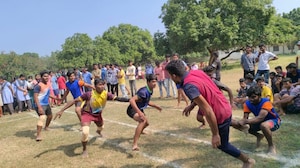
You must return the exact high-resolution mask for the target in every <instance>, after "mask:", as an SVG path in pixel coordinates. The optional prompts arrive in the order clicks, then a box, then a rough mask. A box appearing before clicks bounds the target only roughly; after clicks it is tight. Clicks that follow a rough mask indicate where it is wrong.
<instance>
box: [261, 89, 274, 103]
mask: <svg viewBox="0 0 300 168" xmlns="http://www.w3.org/2000/svg"><path fill="white" fill-rule="evenodd" d="M261 97H262V98H267V97H269V98H270V102H272V103H273V100H274V97H273V92H272V89H271V88H270V87H268V86H263V87H262V89H261Z"/></svg>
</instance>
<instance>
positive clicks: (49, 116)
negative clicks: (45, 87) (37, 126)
mask: <svg viewBox="0 0 300 168" xmlns="http://www.w3.org/2000/svg"><path fill="white" fill-rule="evenodd" d="M44 111H45V114H46V116H47V119H46V125H45V128H44V129H45V130H46V131H49V130H50V129H49V125H50V123H51V121H52V110H51V107H50V105H47V106H45V109H44Z"/></svg>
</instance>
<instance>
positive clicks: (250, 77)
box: [245, 73, 254, 80]
mask: <svg viewBox="0 0 300 168" xmlns="http://www.w3.org/2000/svg"><path fill="white" fill-rule="evenodd" d="M245 79H249V80H253V79H254V76H253V75H252V74H251V73H248V74H246V75H245Z"/></svg>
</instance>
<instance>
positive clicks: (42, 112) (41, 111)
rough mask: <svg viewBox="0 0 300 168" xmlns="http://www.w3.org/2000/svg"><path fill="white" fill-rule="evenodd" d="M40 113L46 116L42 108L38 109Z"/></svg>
mask: <svg viewBox="0 0 300 168" xmlns="http://www.w3.org/2000/svg"><path fill="white" fill-rule="evenodd" d="M38 112H39V114H40V115H43V114H44V110H43V108H42V107H38Z"/></svg>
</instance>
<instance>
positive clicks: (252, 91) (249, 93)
mask: <svg viewBox="0 0 300 168" xmlns="http://www.w3.org/2000/svg"><path fill="white" fill-rule="evenodd" d="M252 95H257V96H261V88H260V87H259V86H251V87H250V88H249V89H248V90H247V96H248V97H250V96H252Z"/></svg>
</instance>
